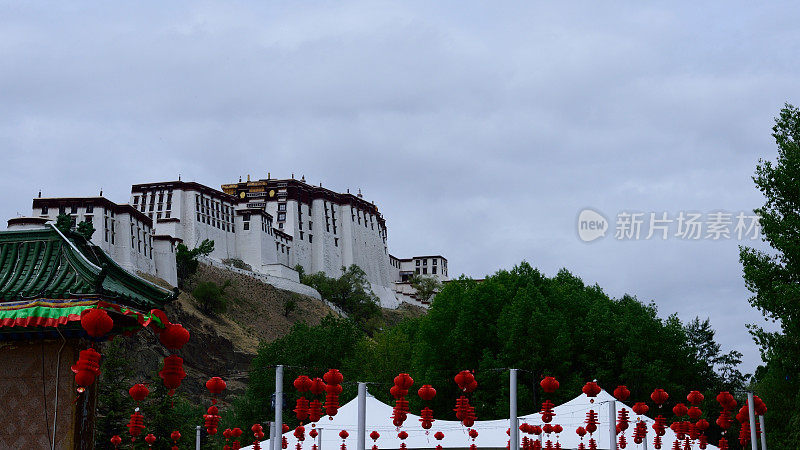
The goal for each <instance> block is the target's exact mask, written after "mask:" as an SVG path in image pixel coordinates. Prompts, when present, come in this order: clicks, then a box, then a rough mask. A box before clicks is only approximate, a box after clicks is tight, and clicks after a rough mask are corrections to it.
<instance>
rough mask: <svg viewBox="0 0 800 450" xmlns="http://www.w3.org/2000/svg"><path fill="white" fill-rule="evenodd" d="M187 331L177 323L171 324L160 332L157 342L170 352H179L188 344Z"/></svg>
mask: <svg viewBox="0 0 800 450" xmlns="http://www.w3.org/2000/svg"><path fill="white" fill-rule="evenodd" d="M189 337H190V335H189V331H188V330H187V329H186V328H183V326H182V325H181V324H179V323H171V324H169V325H167V327H166V328H164V330H163V331H162V332H161V335H160V336H159V337H158V340H159V342H161V345H163V346H164V347H166V348H168V349H170V350H180V349H181V348H183V346H184V345H186V343H187V342H189Z"/></svg>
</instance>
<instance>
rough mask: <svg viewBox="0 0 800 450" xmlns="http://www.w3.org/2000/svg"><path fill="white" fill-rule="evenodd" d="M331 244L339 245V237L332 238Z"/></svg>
mask: <svg viewBox="0 0 800 450" xmlns="http://www.w3.org/2000/svg"><path fill="white" fill-rule="evenodd" d="M333 245H335V246H337V247H338V246H339V238H333Z"/></svg>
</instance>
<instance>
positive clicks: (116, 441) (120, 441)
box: [111, 434, 122, 449]
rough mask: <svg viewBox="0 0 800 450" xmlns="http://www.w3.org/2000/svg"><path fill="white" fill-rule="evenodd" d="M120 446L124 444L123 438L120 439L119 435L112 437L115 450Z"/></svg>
mask: <svg viewBox="0 0 800 450" xmlns="http://www.w3.org/2000/svg"><path fill="white" fill-rule="evenodd" d="M119 444H122V438H121V437H119V435H116V434H115V435H114V436H111V445H113V446H114V449H116V448H117V447H119Z"/></svg>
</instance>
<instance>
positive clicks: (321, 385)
mask: <svg viewBox="0 0 800 450" xmlns="http://www.w3.org/2000/svg"><path fill="white" fill-rule="evenodd" d="M310 390H311V393H312V394H314V395H321V394H323V393H325V382H324V381H322V378H314V380H312V382H311V389H310Z"/></svg>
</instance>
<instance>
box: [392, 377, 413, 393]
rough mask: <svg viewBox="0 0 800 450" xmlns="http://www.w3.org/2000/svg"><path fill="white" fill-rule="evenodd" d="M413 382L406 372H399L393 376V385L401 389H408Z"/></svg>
mask: <svg viewBox="0 0 800 450" xmlns="http://www.w3.org/2000/svg"><path fill="white" fill-rule="evenodd" d="M413 384H414V379H413V378H411V375H409V374H407V373H401V374H399V375H397V376H396V377H394V385H395V386H397V387H399V388H400V389H402V390H405V391H408V390H409V389H411V386H412V385H413Z"/></svg>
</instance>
